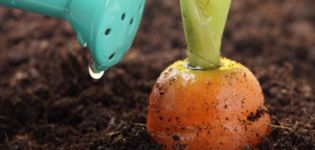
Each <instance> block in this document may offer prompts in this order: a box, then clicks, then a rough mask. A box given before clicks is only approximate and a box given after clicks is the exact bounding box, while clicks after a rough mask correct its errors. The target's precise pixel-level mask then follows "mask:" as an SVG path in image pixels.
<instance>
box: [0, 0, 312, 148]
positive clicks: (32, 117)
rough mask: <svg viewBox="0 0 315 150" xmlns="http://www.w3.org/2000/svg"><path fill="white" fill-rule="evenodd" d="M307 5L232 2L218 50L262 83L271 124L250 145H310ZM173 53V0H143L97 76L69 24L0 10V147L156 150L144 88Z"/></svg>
mask: <svg viewBox="0 0 315 150" xmlns="http://www.w3.org/2000/svg"><path fill="white" fill-rule="evenodd" d="M314 8H315V1H314V0H277V1H276V0H241V1H239V0H235V1H233V6H232V11H231V15H230V19H229V22H228V26H227V30H226V33H225V38H224V43H223V45H224V46H223V49H224V50H223V54H224V55H225V56H227V57H229V58H233V59H234V60H237V61H239V62H242V63H243V64H245V65H246V66H248V67H249V68H250V69H251V70H252V71H253V72H254V73H255V75H256V76H257V78H258V79H259V81H260V82H261V84H262V87H263V90H264V94H265V98H266V105H267V107H268V109H269V112H270V113H271V115H272V124H273V125H272V127H273V129H272V132H271V136H270V137H269V138H266V139H263V143H262V144H261V145H260V146H259V149H300V150H311V149H315V94H314V92H313V91H312V89H314V88H315V71H314V69H315V67H314V66H315V34H314V33H315V11H314ZM182 58H185V42H184V37H183V33H182V27H181V18H180V14H179V6H178V1H176V0H151V1H149V2H148V5H147V9H146V12H145V17H144V21H143V26H142V28H141V30H140V32H139V34H138V37H137V39H136V41H135V44H134V47H133V48H132V49H131V50H130V51H129V53H128V54H127V55H126V57H125V58H124V60H123V61H122V62H121V63H120V64H119V65H117V66H116V67H114V68H112V69H110V70H109V71H108V72H107V73H106V75H105V77H104V78H103V79H102V80H100V81H98V82H95V81H92V80H91V79H90V77H89V75H88V71H87V66H88V62H89V60H88V53H87V51H86V50H85V49H83V48H82V47H80V46H79V45H78V44H77V42H76V40H75V36H74V34H73V32H72V31H71V28H70V27H69V25H67V24H66V23H64V22H62V21H58V20H55V19H52V18H48V17H43V16H39V15H35V14H31V13H25V12H21V11H18V10H12V9H7V8H4V7H1V8H0V79H1V80H0V149H97V150H101V149H159V148H160V146H158V145H155V144H152V143H151V142H150V140H149V138H148V135H147V134H146V132H145V122H146V111H147V105H148V95H149V93H150V90H151V87H152V85H153V83H154V81H155V79H157V77H158V76H159V73H160V72H161V71H162V70H163V69H164V68H166V66H168V65H169V64H171V63H172V62H174V61H175V60H177V59H182ZM254 115H255V114H254Z"/></svg>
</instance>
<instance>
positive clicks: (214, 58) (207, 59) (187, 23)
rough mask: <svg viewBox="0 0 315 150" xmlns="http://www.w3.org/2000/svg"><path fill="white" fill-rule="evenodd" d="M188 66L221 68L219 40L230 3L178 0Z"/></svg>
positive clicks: (222, 1) (223, 1)
mask: <svg viewBox="0 0 315 150" xmlns="http://www.w3.org/2000/svg"><path fill="white" fill-rule="evenodd" d="M180 4H181V12H182V19H183V25H184V31H185V38H186V43H187V53H188V61H189V66H191V67H196V68H200V69H215V68H218V67H219V66H220V51H221V41H222V35H223V31H224V27H225V24H226V20H227V16H228V12H229V8H230V5H231V0H180Z"/></svg>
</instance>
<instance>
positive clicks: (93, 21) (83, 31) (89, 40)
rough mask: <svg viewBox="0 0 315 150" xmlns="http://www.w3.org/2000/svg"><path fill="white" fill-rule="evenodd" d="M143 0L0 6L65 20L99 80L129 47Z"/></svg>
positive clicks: (2, 1) (40, 0) (12, 1)
mask: <svg viewBox="0 0 315 150" xmlns="http://www.w3.org/2000/svg"><path fill="white" fill-rule="evenodd" d="M145 1H146V0H0V5H4V6H7V7H12V8H18V9H22V10H25V11H30V12H35V13H39V14H42V15H47V16H51V17H56V18H59V19H63V20H66V21H67V22H69V23H70V25H71V26H72V28H73V30H74V32H75V33H76V36H77V40H78V42H79V43H80V45H82V46H84V47H87V48H88V49H89V51H90V52H91V55H92V58H93V60H94V61H93V63H92V64H91V65H90V66H89V73H90V75H91V76H92V77H93V78H94V79H99V78H101V77H102V75H103V74H104V71H105V70H106V69H108V68H110V67H112V66H113V65H115V64H117V63H118V62H119V61H120V60H121V58H122V57H123V55H124V54H125V53H126V51H127V50H128V49H129V48H130V47H131V45H132V42H133V40H134V38H135V35H136V32H137V30H138V28H139V25H140V22H141V19H142V14H143V10H144V5H145Z"/></svg>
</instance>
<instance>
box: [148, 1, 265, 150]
mask: <svg viewBox="0 0 315 150" xmlns="http://www.w3.org/2000/svg"><path fill="white" fill-rule="evenodd" d="M180 2H181V9H182V17H183V23H184V29H185V36H186V41H187V45H188V59H187V60H184V61H177V62H175V63H174V64H172V65H171V66H169V67H168V68H167V69H166V70H165V71H163V72H162V74H161V75H160V77H159V78H158V80H157V81H156V83H155V85H154V87H153V90H152V93H151V95H150V106H149V111H148V114H147V132H148V133H149V135H150V137H151V138H152V140H153V141H154V142H156V143H158V144H161V145H163V148H164V149H181V148H183V149H193V150H194V149H197V150H198V149H218V150H220V149H222V150H225V149H229V150H233V149H243V148H254V147H255V146H256V145H257V144H258V143H259V142H260V140H261V138H262V137H264V136H267V135H268V134H269V131H270V116H269V114H268V111H267V109H266V108H265V106H264V97H263V93H262V89H261V87H260V85H259V82H258V81H257V79H256V78H255V76H254V75H253V74H252V73H251V72H250V71H249V70H248V69H247V68H246V67H245V66H243V65H241V64H240V63H237V62H235V61H232V60H230V59H227V58H223V57H220V48H221V38H222V35H223V30H224V26H225V22H226V18H227V15H228V10H229V7H230V3H231V0H194V1H191V0H180Z"/></svg>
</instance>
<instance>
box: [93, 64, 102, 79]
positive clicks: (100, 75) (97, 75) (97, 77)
mask: <svg viewBox="0 0 315 150" xmlns="http://www.w3.org/2000/svg"><path fill="white" fill-rule="evenodd" d="M89 73H90V76H91V78H93V79H95V80H98V79H100V78H102V76H103V75H104V71H100V72H98V71H95V70H94V69H93V67H92V66H89Z"/></svg>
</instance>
